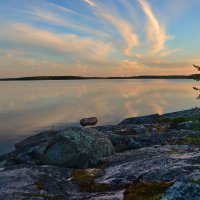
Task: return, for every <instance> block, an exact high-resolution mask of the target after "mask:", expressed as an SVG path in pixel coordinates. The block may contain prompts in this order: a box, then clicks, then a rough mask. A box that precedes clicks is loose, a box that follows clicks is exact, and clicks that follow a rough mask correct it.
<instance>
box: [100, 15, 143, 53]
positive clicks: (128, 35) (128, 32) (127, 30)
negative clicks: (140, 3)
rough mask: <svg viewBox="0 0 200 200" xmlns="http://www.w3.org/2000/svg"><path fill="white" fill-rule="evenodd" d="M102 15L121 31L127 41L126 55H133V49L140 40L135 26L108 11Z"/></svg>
mask: <svg viewBox="0 0 200 200" xmlns="http://www.w3.org/2000/svg"><path fill="white" fill-rule="evenodd" d="M102 16H103V17H104V18H105V19H106V20H108V21H109V22H110V23H111V24H112V25H113V26H114V27H115V28H116V29H117V31H118V32H119V33H120V35H121V37H122V38H123V39H124V42H125V46H126V47H125V49H124V51H123V52H124V54H125V55H126V56H132V55H133V54H132V50H133V48H134V47H136V46H139V44H140V41H139V37H138V35H137V34H136V33H135V32H134V30H133V27H132V26H131V24H129V23H128V22H127V21H125V20H123V19H120V18H116V17H115V16H112V15H110V14H107V13H102Z"/></svg>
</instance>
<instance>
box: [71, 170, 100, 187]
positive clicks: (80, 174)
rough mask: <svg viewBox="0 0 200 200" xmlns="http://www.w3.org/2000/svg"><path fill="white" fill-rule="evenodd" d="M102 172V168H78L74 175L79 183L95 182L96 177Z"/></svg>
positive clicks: (74, 179)
mask: <svg viewBox="0 0 200 200" xmlns="http://www.w3.org/2000/svg"><path fill="white" fill-rule="evenodd" d="M101 173H102V170H101V169H78V170H75V171H74V172H73V174H72V177H73V181H74V182H76V183H77V184H82V183H84V184H85V183H94V179H95V178H97V176H99V175H100V174H101Z"/></svg>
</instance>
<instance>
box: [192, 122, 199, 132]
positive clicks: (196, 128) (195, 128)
mask: <svg viewBox="0 0 200 200" xmlns="http://www.w3.org/2000/svg"><path fill="white" fill-rule="evenodd" d="M193 131H197V132H198V131H200V123H198V124H196V125H195V126H194V127H193Z"/></svg>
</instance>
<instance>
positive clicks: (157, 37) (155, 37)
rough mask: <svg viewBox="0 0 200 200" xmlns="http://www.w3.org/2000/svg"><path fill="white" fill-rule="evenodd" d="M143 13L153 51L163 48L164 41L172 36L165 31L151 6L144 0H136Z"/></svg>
mask: <svg viewBox="0 0 200 200" xmlns="http://www.w3.org/2000/svg"><path fill="white" fill-rule="evenodd" d="M138 1H139V3H140V5H141V7H142V9H143V11H144V13H145V14H146V16H147V17H148V33H147V34H148V39H149V41H150V42H151V43H152V44H153V51H154V52H160V51H162V50H164V49H165V43H166V41H168V40H171V39H172V38H173V37H172V36H170V35H168V34H167V33H166V32H165V28H164V25H163V24H161V22H160V21H159V20H158V19H157V18H156V16H155V14H154V12H153V10H152V8H151V6H150V5H149V3H147V1H146V0H138Z"/></svg>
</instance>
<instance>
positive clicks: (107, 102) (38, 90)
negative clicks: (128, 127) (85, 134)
mask: <svg viewBox="0 0 200 200" xmlns="http://www.w3.org/2000/svg"><path fill="white" fill-rule="evenodd" d="M193 86H198V83H197V82H195V81H192V80H83V81H82V80H80V81H26V82H20V81H18V82H0V91H1V96H0V154H2V153H5V152H7V151H10V150H11V149H12V146H13V144H14V143H15V142H17V141H19V140H20V139H22V138H24V137H26V136H29V135H32V134H34V133H37V132H39V131H42V130H51V129H52V128H53V129H60V128H61V127H63V126H70V125H75V126H79V123H78V122H79V120H80V119H81V118H83V117H90V116H96V117H97V118H98V120H99V123H98V125H104V124H117V123H119V122H120V121H122V120H123V119H124V118H127V117H131V116H139V115H146V114H152V113H159V114H162V113H166V112H172V111H178V110H183V109H188V108H192V107H198V106H199V105H200V100H198V99H196V98H197V96H198V92H196V91H194V90H193V89H192V87H193Z"/></svg>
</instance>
